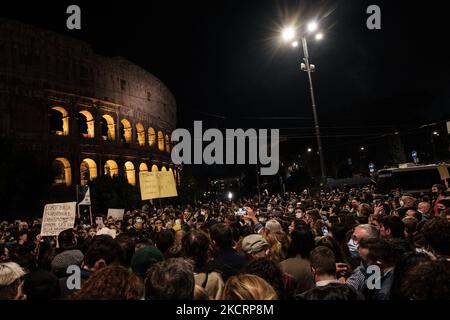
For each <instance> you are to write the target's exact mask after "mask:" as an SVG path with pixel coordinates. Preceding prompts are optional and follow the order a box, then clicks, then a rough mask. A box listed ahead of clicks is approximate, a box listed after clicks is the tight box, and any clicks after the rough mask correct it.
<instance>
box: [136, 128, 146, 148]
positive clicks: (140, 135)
mask: <svg viewBox="0 0 450 320" xmlns="http://www.w3.org/2000/svg"><path fill="white" fill-rule="evenodd" d="M136 142H137V143H138V144H139V145H140V146H145V128H144V126H143V125H142V123H138V124H137V125H136Z"/></svg>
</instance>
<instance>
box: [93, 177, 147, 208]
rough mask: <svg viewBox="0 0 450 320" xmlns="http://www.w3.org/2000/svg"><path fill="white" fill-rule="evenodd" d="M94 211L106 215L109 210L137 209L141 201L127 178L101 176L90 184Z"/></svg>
mask: <svg viewBox="0 0 450 320" xmlns="http://www.w3.org/2000/svg"><path fill="white" fill-rule="evenodd" d="M89 187H90V191H91V201H92V209H93V212H94V213H96V214H106V213H107V212H108V209H109V208H120V209H136V208H139V207H140V204H141V201H140V198H139V195H138V194H137V192H136V188H134V187H132V186H131V185H130V184H129V183H128V181H127V179H126V178H125V177H119V176H114V177H110V176H101V177H97V178H95V179H94V180H92V181H91V182H89Z"/></svg>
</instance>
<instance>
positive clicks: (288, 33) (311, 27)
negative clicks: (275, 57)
mask: <svg viewBox="0 0 450 320" xmlns="http://www.w3.org/2000/svg"><path fill="white" fill-rule="evenodd" d="M307 30H308V32H310V33H311V32H315V31H316V30H317V23H316V22H311V23H309V24H308V26H307ZM295 33H296V32H295V29H294V28H293V27H290V28H286V29H285V30H283V33H282V37H283V39H284V40H285V41H292V42H291V45H292V46H293V47H294V48H295V47H297V46H298V41H296V40H295ZM315 38H316V39H317V40H321V39H322V38H323V35H322V33H317V34H316V35H315ZM301 41H302V48H303V61H304V66H303V63H302V71H305V72H306V73H307V74H308V81H309V91H310V96H311V106H312V111H313V117H314V129H315V135H316V139H317V149H318V152H319V161H320V171H321V176H322V182H323V183H326V179H327V172H326V167H325V158H324V155H323V148H322V138H321V136H320V127H319V118H318V116H317V105H316V98H315V95H314V86H313V82H312V72H313V71H314V69H315V66H314V65H311V64H310V62H309V52H308V42H307V40H306V35H303V36H302V37H301Z"/></svg>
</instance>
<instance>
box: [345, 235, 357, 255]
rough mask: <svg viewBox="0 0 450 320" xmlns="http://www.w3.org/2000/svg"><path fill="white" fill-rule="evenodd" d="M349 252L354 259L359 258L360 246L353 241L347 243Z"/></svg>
mask: <svg viewBox="0 0 450 320" xmlns="http://www.w3.org/2000/svg"><path fill="white" fill-rule="evenodd" d="M347 246H348V250H349V251H350V255H351V257H352V258H355V257H359V244H358V243H355V241H354V240H353V239H350V241H349V242H347Z"/></svg>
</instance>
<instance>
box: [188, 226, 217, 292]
mask: <svg viewBox="0 0 450 320" xmlns="http://www.w3.org/2000/svg"><path fill="white" fill-rule="evenodd" d="M210 245H211V241H210V239H209V236H208V235H207V234H206V233H205V232H203V231H201V230H193V231H191V232H190V233H188V234H186V235H185V236H184V237H183V240H182V251H183V256H184V257H185V258H188V259H192V261H193V262H194V277H195V283H196V285H197V286H199V287H200V288H203V289H205V291H206V293H207V294H208V296H209V297H211V298H213V299H219V297H220V296H221V295H222V291H223V287H224V282H223V280H222V276H221V274H220V273H219V272H217V271H215V270H213V269H209V268H208V266H207V263H208V260H209V256H210ZM197 290H199V289H197Z"/></svg>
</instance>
